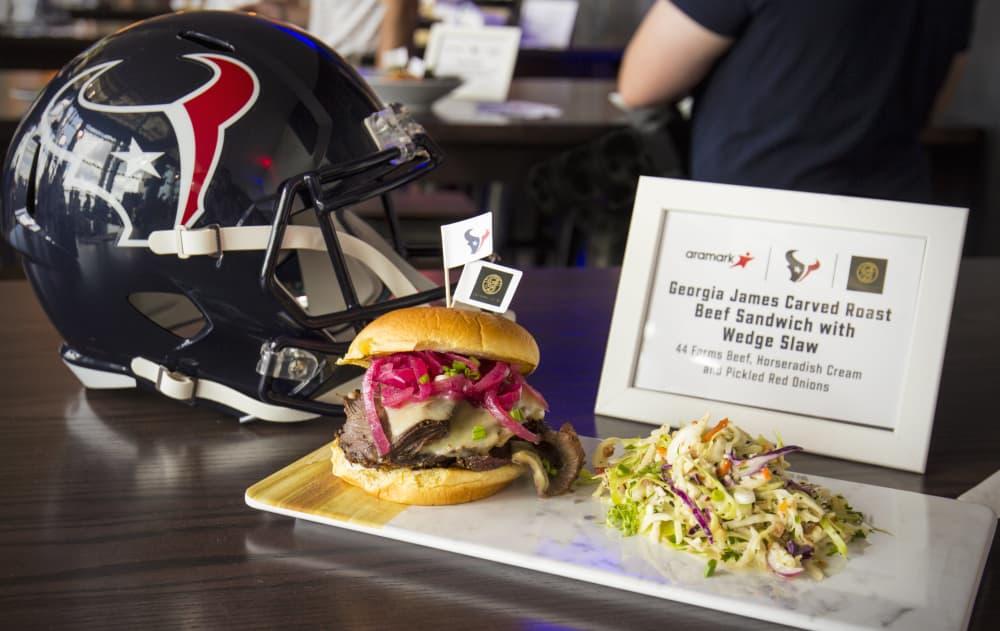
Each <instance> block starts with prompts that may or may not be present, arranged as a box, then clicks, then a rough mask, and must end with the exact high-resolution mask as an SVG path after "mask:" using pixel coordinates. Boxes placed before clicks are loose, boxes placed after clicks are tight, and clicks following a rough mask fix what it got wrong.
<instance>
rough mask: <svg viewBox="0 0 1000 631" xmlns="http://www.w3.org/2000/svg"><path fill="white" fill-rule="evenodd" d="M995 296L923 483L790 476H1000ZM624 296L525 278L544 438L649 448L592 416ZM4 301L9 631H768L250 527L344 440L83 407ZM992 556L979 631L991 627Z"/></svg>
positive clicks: (505, 570) (94, 404)
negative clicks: (303, 629)
mask: <svg viewBox="0 0 1000 631" xmlns="http://www.w3.org/2000/svg"><path fill="white" fill-rule="evenodd" d="M998 274H1000V259H967V260H965V261H964V262H963V264H962V268H961V276H960V280H959V285H958V294H957V296H956V300H955V307H954V313H953V316H952V323H951V334H950V337H949V340H948V347H947V353H946V357H945V364H944V375H943V379H942V382H941V390H940V396H939V400H938V408H937V413H936V418H935V428H934V434H933V439H932V441H931V448H930V459H929V464H928V469H927V473H926V475H916V474H912V473H904V472H899V471H893V470H889V469H883V468H879V467H874V466H869V465H863V464H858V463H852V462H847V461H842V460H836V459H832V458H825V457H821V456H816V455H811V454H804V455H799V456H798V457H795V458H794V459H793V460H792V464H793V468H794V469H796V470H798V471H801V472H804V473H812V474H820V475H826V476H830V477H834V478H841V479H847V480H853V481H858V482H864V483H868V484H876V485H882V486H889V487H894V488H899V489H907V490H912V491H917V492H922V493H929V494H932V495H941V496H944V497H956V496H957V495H959V494H960V493H962V492H963V491H965V490H967V489H968V488H970V487H971V486H973V485H975V484H976V483H978V482H979V481H981V480H982V479H983V478H985V477H986V476H988V475H990V474H991V473H993V472H994V471H996V470H997V469H998V468H1000V425H998V424H996V423H993V422H990V420H989V419H991V418H992V416H993V414H994V409H995V401H994V397H993V389H994V388H995V385H996V383H997V382H998V379H1000V364H998V362H997V361H996V357H997V355H998V354H1000V330H998V329H997V327H996V326H995V325H996V321H997V318H996V313H997V310H998V309H1000V285H998V284H997V283H996V278H997V276H998ZM617 279H618V272H617V270H613V269H612V270H582V269H576V270H561V269H544V270H528V271H527V272H526V274H525V277H524V281H523V283H522V289H521V290H520V292H519V294H518V296H517V298H516V300H515V304H514V309H515V310H516V311H517V313H518V317H519V320H520V321H521V322H522V323H523V324H524V325H525V326H526V327H528V328H529V329H531V330H532V331H533V332H534V333H535V335H536V336H537V338H538V340H539V344H540V346H541V351H542V362H541V366H540V368H539V370H538V372H537V373H536V375H535V376H534V377H533V378H532V382H533V383H534V384H535V385H536V386H537V387H538V388H539V389H540V390H541V391H542V392H544V393H546V396H547V397H548V398H549V401H550V403H551V406H552V418H553V419H559V420H563V419H566V420H570V421H572V422H573V424H574V425H575V426H576V427H577V428H578V429H579V430H580V431H581V432H583V433H586V434H593V433H594V432H595V430H600V431H602V432H607V431H614V432H616V433H619V432H631V433H634V434H641V433H645V432H648V431H649V429H650V428H649V426H644V425H638V424H633V423H625V422H614V421H609V420H607V419H595V418H594V415H593V413H592V409H593V402H594V398H595V396H596V388H597V382H598V377H599V371H600V367H601V362H602V358H603V355H604V345H605V340H606V338H607V330H608V324H609V321H610V316H611V309H612V306H613V303H614V292H615V288H616V285H617ZM0 300H2V302H3V304H4V305H5V308H4V309H3V310H2V311H0V330H2V333H0V335H2V348H3V350H4V352H3V355H2V359H0V400H2V401H3V408H2V413H0V437H2V440H0V476H2V478H3V479H4V484H3V485H2V487H0V488H2V490H0V610H2V611H3V613H4V616H3V620H4V625H5V626H6V627H7V628H16V629H20V628H48V627H54V626H72V627H79V628H101V629H107V628H137V627H143V628H159V627H171V628H177V627H187V628H205V627H208V628H237V627H241V628H248V627H252V628H261V627H272V628H273V627H290V626H312V627H323V628H344V627H347V628H352V629H353V628H358V629H363V628H370V629H382V628H429V627H434V628H460V627H461V628H464V627H468V626H470V625H474V626H480V627H484V628H499V629H503V628H522V629H523V628H553V627H569V628H590V629H621V628H652V627H660V626H663V625H667V624H669V625H671V626H676V625H682V626H684V625H696V626H697V628H736V627H738V628H741V629H765V628H772V625H769V624H767V623H764V622H760V621H756V620H750V619H743V618H739V617H737V616H732V615H728V614H722V613H719V612H715V611H711V610H708V609H701V608H698V607H693V606H689V605H684V604H679V603H674V602H669V601H664V600H660V599H656V598H650V597H645V596H640V595H636V594H632V593H628V592H622V591H617V590H614V589H609V588H604V587H598V586H595V585H590V584H587V583H581V582H577V581H573V580H569V579H563V578H559V577H556V576H550V575H546V574H540V573H536V572H531V571H527V570H520V569H518V568H515V567H508V566H503V565H497V564H493V563H489V562H486V561H481V560H476V559H471V558H467V557H462V556H458V555H454V554H450V553H445V552H439V551H435V550H430V549H426V548H421V547H417V546H413V545H408V544H404V543H396V542H392V541H388V540H384V539H381V538H378V537H372V536H367V535H362V534H358V533H352V532H348V531H344V530H340V529H336V528H330V527H326V526H322V525H318V524H312V523H306V522H298V521H296V520H293V519H289V518H284V517H279V516H275V515H271V514H267V513H262V512H258V511H255V510H253V509H250V508H248V507H247V506H246V505H245V504H244V502H243V492H244V490H245V489H246V487H248V486H249V485H251V484H253V483H254V482H256V481H258V480H260V479H261V478H263V477H265V476H266V475H268V474H270V473H272V472H274V471H276V470H277V469H279V468H281V467H283V466H285V465H286V464H288V463H290V462H292V461H293V460H295V459H297V458H299V457H300V456H302V455H304V454H306V453H308V452H310V451H312V450H314V449H316V448H317V447H319V446H321V445H323V444H324V443H326V442H328V441H329V440H330V438H331V437H332V436H333V433H334V432H335V430H336V428H337V427H338V423H339V421H336V420H333V419H320V420H315V421H311V422H306V423H301V424H291V425H286V424H268V423H252V424H247V425H240V424H239V423H237V422H236V420H235V419H233V418H228V417H224V416H222V415H220V414H218V413H215V412H212V411H208V410H205V409H203V408H189V407H186V406H185V405H182V404H179V403H176V402H173V401H169V400H167V399H165V398H163V397H161V396H159V395H155V394H149V393H143V392H137V391H117V392H114V391H105V392H98V391H90V392H87V391H85V390H84V389H83V388H82V387H81V386H80V385H79V384H78V383H77V382H76V380H75V378H74V377H73V376H72V375H71V374H70V373H69V371H68V370H66V368H65V367H64V366H62V365H60V360H59V358H58V356H57V353H56V348H57V346H58V343H59V340H58V338H57V336H56V333H55V332H54V331H53V330H52V328H51V326H50V325H49V324H48V322H47V320H46V319H45V316H44V314H43V313H42V312H41V310H40V309H39V307H38V305H37V303H36V301H35V299H34V297H33V296H32V292H31V290H30V287H29V286H28V285H27V283H25V282H24V281H4V282H2V283H0ZM569 319H571V320H572V321H573V323H574V325H573V326H572V327H569V326H566V325H565V323H566V321H567V320H569ZM664 415H665V418H666V417H667V416H668V415H669V413H668V411H665V412H664ZM955 527H956V528H960V527H961V525H960V524H956V525H955ZM511 536H514V537H516V536H517V533H511ZM995 543H996V541H994V544H995ZM998 549H1000V548H998V546H996V545H994V548H993V552H992V554H991V558H990V560H989V562H988V563H987V565H986V571H985V574H984V576H983V579H982V583H981V587H980V591H979V596H978V598H977V601H976V606H975V610H974V611H973V615H972V621H971V625H970V628H972V629H992V628H994V622H995V620H996V619H997V618H998V617H1000V585H998V575H1000V560H998V552H997V550H998ZM913 553H914V554H919V553H920V551H919V550H914V551H913Z"/></svg>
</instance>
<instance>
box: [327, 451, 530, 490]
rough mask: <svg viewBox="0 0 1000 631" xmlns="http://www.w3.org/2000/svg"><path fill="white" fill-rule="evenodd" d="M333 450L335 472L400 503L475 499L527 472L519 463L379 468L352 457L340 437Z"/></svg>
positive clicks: (500, 487) (347, 480)
mask: <svg viewBox="0 0 1000 631" xmlns="http://www.w3.org/2000/svg"><path fill="white" fill-rule="evenodd" d="M331 451H332V452H333V455H332V456H331V457H330V460H331V461H332V462H333V475H335V476H337V477H338V478H340V479H341V480H343V481H344V482H348V483H350V484H353V485H354V486H356V487H359V488H361V489H364V490H365V491H366V492H367V493H369V494H371V495H374V496H375V497H377V498H379V499H383V500H389V501H390V502H399V503H400V504H419V505H422V506H441V505H444V504H462V503H463V502H472V501H474V500H478V499H482V498H484V497H489V496H490V495H493V494H494V493H496V492H498V491H500V490H501V489H503V488H504V487H505V486H507V485H508V484H510V483H511V482H512V481H513V480H514V479H516V478H517V477H518V476H520V475H521V473H522V471H523V470H522V469H521V467H519V466H517V465H515V464H509V465H504V466H502V467H497V468H496V469H490V470H489V471H470V470H468V469H459V468H458V467H437V468H434V469H407V468H399V469H379V468H373V467H365V466H362V465H359V464H355V463H353V462H351V461H350V460H348V459H347V456H345V455H344V451H343V450H342V449H341V448H340V440H339V439H337V440H335V441H333V444H332V445H331Z"/></svg>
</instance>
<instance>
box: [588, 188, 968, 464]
mask: <svg viewBox="0 0 1000 631" xmlns="http://www.w3.org/2000/svg"><path fill="white" fill-rule="evenodd" d="M967 212H968V211H967V210H966V209H963V208H950V207H943V206H930V205H924V204H910V203H903V202H891V201H884V200H875V199H862V198H858V197H840V196H835V195H818V194H812V193H799V192H790V191H778V190H771V189H762V188H751V187H744V186H728V185H721V184H707V183H702V182H688V181H681V180H669V179H659V178H646V177H644V178H641V179H640V181H639V188H638V191H637V193H636V201H635V208H634V209H633V213H632V224H631V226H630V229H629V237H628V246H627V248H626V251H625V252H626V254H625V261H624V263H623V266H622V275H621V281H620V283H619V286H618V297H617V300H616V303H615V311H614V317H613V320H612V324H611V335H610V337H609V340H608V352H607V354H606V356H605V364H604V372H603V374H602V376H601V383H600V389H599V392H598V395H597V406H596V411H597V412H598V413H599V414H607V415H610V416H620V417H624V418H631V419H634V420H639V421H646V422H651V423H657V424H660V423H663V422H671V423H673V424H675V425H676V424H679V423H681V422H683V421H686V420H688V419H691V418H698V417H700V416H702V415H703V414H705V413H706V412H707V413H709V414H711V415H712V416H713V417H718V416H729V417H732V418H736V419H738V421H739V423H740V424H741V425H744V426H745V427H747V428H749V429H750V430H751V431H752V432H760V433H763V434H766V435H771V434H773V433H774V432H779V433H780V434H781V435H782V437H783V438H784V439H785V440H786V441H788V442H789V443H793V444H800V445H803V446H804V447H805V448H806V449H809V450H810V451H815V452H817V453H823V454H828V455H832V456H838V457H841V458H849V459H852V460H860V461H864V462H871V463H874V464H880V465H884V466H891V467H897V468H901V469H909V470H912V471H923V469H924V466H925V462H926V456H927V447H928V444H929V442H930V434H931V425H932V422H933V420H934V409H935V400H936V396H937V388H938V381H939V379H940V375H941V363H942V361H943V358H944V347H945V340H946V337H947V333H948V323H949V320H950V313H951V304H952V297H953V295H954V290H955V279H956V276H957V273H958V263H959V260H960V258H961V252H962V237H963V235H964V231H965V220H966V215H967Z"/></svg>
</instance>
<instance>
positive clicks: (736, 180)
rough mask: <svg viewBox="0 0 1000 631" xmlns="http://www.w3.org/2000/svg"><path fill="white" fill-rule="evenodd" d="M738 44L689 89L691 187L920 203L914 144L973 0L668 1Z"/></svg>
mask: <svg viewBox="0 0 1000 631" xmlns="http://www.w3.org/2000/svg"><path fill="white" fill-rule="evenodd" d="M673 3H674V4H675V5H676V6H677V7H678V8H680V9H681V10H682V11H684V13H686V14H687V15H688V16H690V17H691V18H692V19H694V20H695V21H696V22H698V23H699V24H701V25H702V26H704V27H705V28H707V29H709V30H711V31H714V32H715V33H718V34H720V35H724V36H726V37H730V38H733V44H732V46H731V47H730V49H729V50H728V51H727V52H726V53H725V54H724V55H723V56H722V57H721V58H720V59H719V60H718V61H717V62H716V64H715V66H714V67H713V69H712V70H711V72H710V73H709V75H708V76H707V77H706V78H705V79H704V80H703V81H702V83H701V84H700V85H699V86H698V88H697V89H696V91H695V108H694V113H693V131H692V134H693V136H692V155H691V171H692V173H691V175H692V177H693V178H694V179H697V180H706V181H711V182H725V183H729V184H748V185H753V186H768V187H773V188H785V189H795V190H804V191H815V192H823V193H839V194H846V195H860V196H864V197H880V198H887V199H904V200H915V201H926V200H927V198H928V197H929V190H930V185H929V177H928V169H927V162H926V158H925V156H924V154H923V151H922V149H921V147H920V144H919V132H920V129H921V128H922V127H923V126H924V125H925V123H926V122H927V119H928V115H929V113H930V111H931V107H932V106H933V104H934V99H935V96H936V94H937V92H938V89H939V88H940V86H941V84H942V82H943V80H944V78H945V76H946V74H947V71H948V68H949V66H950V64H951V61H952V59H953V58H954V56H955V54H956V53H958V52H960V51H961V50H963V49H964V48H966V46H967V44H968V38H969V31H970V27H971V20H972V10H973V0H673Z"/></svg>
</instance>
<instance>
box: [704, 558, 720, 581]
mask: <svg viewBox="0 0 1000 631" xmlns="http://www.w3.org/2000/svg"><path fill="white" fill-rule="evenodd" d="M717 563H718V562H717V561H716V560H715V559H709V560H708V565H706V566H705V578H711V576H712V575H713V574H715V566H716V564H717Z"/></svg>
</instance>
